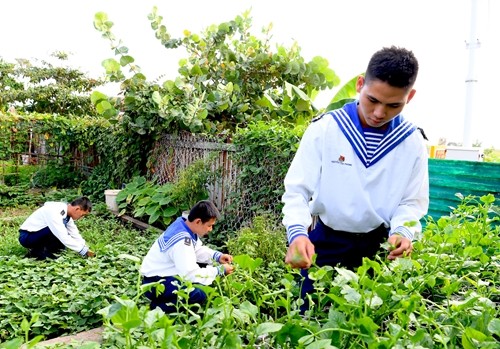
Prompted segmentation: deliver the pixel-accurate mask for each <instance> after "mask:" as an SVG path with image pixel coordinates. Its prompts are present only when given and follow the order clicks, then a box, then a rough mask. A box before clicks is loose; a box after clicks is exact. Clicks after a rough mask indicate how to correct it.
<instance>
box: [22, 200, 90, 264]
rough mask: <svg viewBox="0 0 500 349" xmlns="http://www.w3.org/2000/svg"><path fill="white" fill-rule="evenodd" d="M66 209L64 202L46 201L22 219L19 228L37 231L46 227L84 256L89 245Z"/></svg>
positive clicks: (63, 242) (67, 245) (66, 244)
mask: <svg viewBox="0 0 500 349" xmlns="http://www.w3.org/2000/svg"><path fill="white" fill-rule="evenodd" d="M67 210H68V204H67V203H65V202H51V201H49V202H46V203H45V204H44V205H43V206H42V207H40V208H39V209H37V210H36V211H35V212H33V213H32V214H31V215H30V216H29V217H28V218H27V219H26V221H24V223H23V224H22V225H21V227H20V230H24V231H27V232H37V231H40V230H42V229H44V228H46V227H48V228H49V229H50V231H51V232H52V234H54V236H55V237H56V238H57V239H59V241H61V243H62V244H63V245H64V246H66V247H67V248H69V249H71V250H73V251H76V252H78V253H79V254H80V255H82V256H85V255H86V253H87V251H88V250H89V247H88V246H87V244H86V242H85V240H84V239H83V237H82V236H81V235H80V232H79V231H78V228H77V226H76V224H75V222H74V221H73V219H72V218H71V217H69V216H68V212H67Z"/></svg>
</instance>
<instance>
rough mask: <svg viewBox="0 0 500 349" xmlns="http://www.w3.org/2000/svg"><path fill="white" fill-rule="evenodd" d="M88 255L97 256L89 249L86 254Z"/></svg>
mask: <svg viewBox="0 0 500 349" xmlns="http://www.w3.org/2000/svg"><path fill="white" fill-rule="evenodd" d="M85 256H87V257H95V252H92V251H91V250H88V251H87V253H86V254H85Z"/></svg>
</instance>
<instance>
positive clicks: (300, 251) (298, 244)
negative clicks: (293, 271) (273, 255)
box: [285, 236, 314, 269]
mask: <svg viewBox="0 0 500 349" xmlns="http://www.w3.org/2000/svg"><path fill="white" fill-rule="evenodd" d="M313 255H314V245H313V244H312V242H311V240H309V238H308V237H306V236H298V237H296V238H295V240H293V242H292V243H291V244H290V246H288V251H287V252H286V256H285V263H287V264H290V266H291V267H292V268H301V269H308V268H309V267H311V264H312V257H313Z"/></svg>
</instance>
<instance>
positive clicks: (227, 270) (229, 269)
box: [222, 264, 234, 275]
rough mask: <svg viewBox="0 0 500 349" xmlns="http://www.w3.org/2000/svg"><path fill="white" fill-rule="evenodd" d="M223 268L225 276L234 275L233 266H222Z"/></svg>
mask: <svg viewBox="0 0 500 349" xmlns="http://www.w3.org/2000/svg"><path fill="white" fill-rule="evenodd" d="M222 266H223V267H224V274H225V275H229V274H232V273H233V271H234V266H233V265H231V264H222Z"/></svg>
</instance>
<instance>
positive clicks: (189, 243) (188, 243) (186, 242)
mask: <svg viewBox="0 0 500 349" xmlns="http://www.w3.org/2000/svg"><path fill="white" fill-rule="evenodd" d="M184 245H186V246H191V238H188V237H185V238H184Z"/></svg>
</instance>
